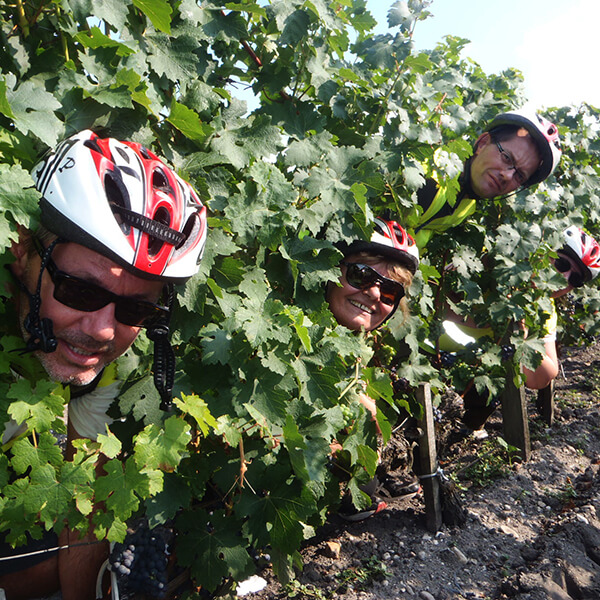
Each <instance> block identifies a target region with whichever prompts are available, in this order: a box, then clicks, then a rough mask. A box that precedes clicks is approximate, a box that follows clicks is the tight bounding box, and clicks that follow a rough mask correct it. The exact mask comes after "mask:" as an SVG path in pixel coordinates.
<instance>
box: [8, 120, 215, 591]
mask: <svg viewBox="0 0 600 600" xmlns="http://www.w3.org/2000/svg"><path fill="white" fill-rule="evenodd" d="M33 177H34V180H35V181H36V187H37V189H38V191H39V192H40V193H41V195H42V197H41V199H40V208H41V223H42V226H41V227H40V229H39V230H38V231H35V232H32V231H21V232H20V237H19V240H18V241H17V242H16V243H14V244H13V246H12V252H13V254H14V257H15V261H14V263H13V264H12V265H11V266H10V269H11V272H12V275H13V277H14V300H15V309H16V319H15V327H18V328H19V329H20V333H21V335H22V336H23V338H24V346H25V348H24V350H25V351H27V352H32V353H34V355H35V356H36V357H37V358H38V359H39V362H40V363H41V364H42V366H43V368H44V370H45V371H46V373H47V374H48V375H49V377H50V378H51V379H52V380H54V381H56V382H60V383H62V384H65V385H68V386H69V388H70V400H69V404H68V409H67V446H66V452H65V457H66V458H67V460H68V459H70V458H71V457H72V456H73V446H72V442H73V440H75V439H77V438H89V439H96V437H97V436H98V434H100V433H105V432H106V426H107V425H109V424H110V423H111V422H112V419H111V418H110V417H109V416H108V415H107V410H108V408H109V406H110V405H111V404H112V402H113V401H114V399H115V398H116V396H117V395H118V393H119V387H120V382H119V381H118V380H117V379H116V376H115V369H114V365H113V364H112V363H113V361H114V360H115V359H116V358H118V357H119V356H121V355H122V354H123V353H124V352H125V351H126V350H127V349H128V348H129V347H130V346H131V344H132V343H133V342H134V340H135V339H136V337H137V335H138V334H139V332H140V330H141V329H142V328H145V329H146V331H147V335H148V337H149V338H150V339H151V340H153V341H154V352H155V362H154V381H155V385H156V387H157V390H158V392H159V394H160V397H161V400H162V406H163V408H165V409H166V408H168V407H169V405H170V400H171V392H172V387H173V380H174V355H173V350H172V348H171V345H170V342H169V319H170V314H171V309H172V304H173V298H174V292H173V284H175V283H181V282H184V281H186V280H187V279H188V278H190V277H191V276H192V275H194V274H195V273H196V272H197V270H198V263H199V261H200V258H201V256H202V253H203V250H204V245H205V240H206V231H207V224H206V208H205V207H204V205H203V204H202V202H201V201H200V199H199V198H198V196H197V194H196V193H195V191H194V190H193V189H192V187H191V186H190V185H189V184H188V183H187V182H185V181H183V180H182V179H181V178H180V177H179V176H178V175H177V174H176V173H175V172H174V171H173V170H172V169H170V168H169V167H168V166H166V165H165V164H164V163H163V162H162V161H161V160H160V159H159V158H158V157H157V156H155V155H154V154H153V153H152V152H150V151H149V150H147V149H146V148H144V147H142V146H141V145H140V144H136V143H132V142H120V141H118V140H115V139H112V138H106V139H101V138H100V137H98V136H97V135H96V134H95V133H93V132H91V131H82V132H80V133H78V134H75V135H74V136H72V137H70V138H68V139H67V140H65V141H63V142H62V143H61V144H59V145H58V146H57V147H56V149H54V150H53V151H52V152H50V153H49V154H48V155H47V156H46V157H45V158H44V159H43V160H42V162H41V163H40V164H39V165H38V166H37V167H36V168H35V169H34V171H33ZM19 376H20V375H19V374H18V373H15V377H19ZM27 435H28V432H27V431H26V429H25V428H24V427H23V426H22V425H20V424H19V423H16V422H9V423H7V424H6V425H5V427H4V431H3V435H2V444H3V450H4V451H5V452H7V453H10V448H11V445H12V444H13V443H14V442H15V441H16V440H18V439H20V438H21V437H24V436H27ZM82 542H84V543H83V544H82ZM85 542H91V544H90V545H86V544H85ZM95 542H96V540H95V538H94V536H93V534H91V533H90V534H88V535H87V536H86V537H85V538H84V539H83V540H81V539H79V537H78V535H77V534H76V533H75V532H73V531H68V530H64V531H63V533H62V534H61V535H60V536H59V538H56V536H53V535H52V534H46V536H45V537H44V539H42V540H37V541H35V540H31V544H30V546H28V547H21V548H16V549H15V550H14V551H13V550H12V549H10V547H9V546H8V544H6V543H5V544H1V545H0V556H3V557H5V556H9V555H11V556H12V555H19V556H20V557H21V558H19V559H11V560H3V561H1V562H0V588H2V589H4V591H5V593H6V596H7V598H8V599H9V600H11V598H30V597H40V596H44V595H48V594H50V593H53V592H54V591H56V590H57V589H60V590H61V591H62V597H63V599H64V600H87V599H93V598H95V597H96V595H95V586H96V577H97V574H98V571H99V568H100V566H101V565H102V563H103V561H104V560H105V559H106V557H107V554H108V548H107V543H106V542H101V543H95ZM69 545H73V548H68V549H66V550H60V551H59V552H56V550H55V551H53V552H50V553H48V554H35V551H37V550H38V549H47V548H56V547H57V546H69ZM32 551H33V552H34V554H33V556H26V555H27V554H29V553H31V552H32Z"/></svg>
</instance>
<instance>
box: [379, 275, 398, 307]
mask: <svg viewBox="0 0 600 600" xmlns="http://www.w3.org/2000/svg"><path fill="white" fill-rule="evenodd" d="M379 289H380V294H381V301H382V302H383V303H384V304H388V305H390V306H393V305H394V304H396V303H397V302H400V300H402V298H404V286H403V285H402V284H401V283H398V282H396V281H385V280H384V281H382V282H381V284H380V286H379Z"/></svg>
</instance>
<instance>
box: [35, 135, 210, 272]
mask: <svg viewBox="0 0 600 600" xmlns="http://www.w3.org/2000/svg"><path fill="white" fill-rule="evenodd" d="M32 175H33V178H34V180H35V181H36V185H37V188H38V190H39V191H40V193H41V194H42V199H41V201H40V207H41V211H42V224H43V225H44V226H45V227H46V228H47V229H48V230H49V231H51V232H52V233H54V234H56V235H57V236H58V237H59V238H61V239H63V240H67V241H71V242H76V243H78V244H81V245H82V246H86V247H88V248H91V249H92V250H95V251H96V252H98V253H100V254H103V255H105V256H107V257H109V258H110V259H111V260H114V261H115V262H116V263H118V264H120V265H122V266H123V267H125V268H126V269H128V270H129V271H131V272H132V273H133V274H134V275H137V276H140V277H144V278H148V279H159V280H166V281H173V282H182V281H185V280H186V279H188V278H190V277H191V276H192V275H194V273H196V271H197V270H198V263H199V261H200V258H201V257H202V252H203V250H204V245H205V241H206V229H207V226H206V207H205V206H204V205H203V204H202V202H201V201H200V200H199V198H198V196H197V195H196V192H195V191H194V190H193V189H192V187H191V186H190V184H189V183H187V182H185V181H184V180H183V179H181V178H180V177H179V176H178V175H177V174H176V173H175V172H174V171H173V170H172V169H170V168H169V167H167V166H166V165H165V164H164V163H163V162H162V161H161V160H160V159H159V158H158V157H157V156H156V155H155V154H153V153H152V152H150V151H149V150H147V149H146V148H144V147H143V146H142V145H140V144H137V143H134V142H120V141H118V140H116V139H113V138H106V139H101V138H99V137H98V136H97V135H96V134H95V133H94V132H92V131H89V130H85V131H81V132H79V133H77V134H75V135H73V136H72V137H70V138H68V139H66V140H64V141H63V142H61V143H60V144H59V145H58V146H57V147H56V149H55V150H53V151H52V152H50V153H49V154H48V155H47V156H46V157H45V158H44V159H43V160H42V162H41V163H39V164H38V165H37V166H36V167H35V168H34V170H33V173H32Z"/></svg>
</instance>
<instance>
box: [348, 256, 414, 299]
mask: <svg viewBox="0 0 600 600" xmlns="http://www.w3.org/2000/svg"><path fill="white" fill-rule="evenodd" d="M346 281H347V282H348V283H349V284H350V285H351V286H352V287H355V288H357V289H359V290H362V289H364V288H366V287H369V286H371V285H374V284H375V283H379V292H380V298H381V302H383V304H387V305H388V306H394V305H395V304H396V303H397V302H399V301H400V300H401V299H402V298H403V297H404V286H403V285H402V284H401V283H398V282H396V281H391V280H390V279H385V278H384V277H382V276H381V275H379V273H378V272H377V271H376V270H375V269H372V268H371V267H369V266H368V265H361V264H356V263H350V264H348V265H347V267H346Z"/></svg>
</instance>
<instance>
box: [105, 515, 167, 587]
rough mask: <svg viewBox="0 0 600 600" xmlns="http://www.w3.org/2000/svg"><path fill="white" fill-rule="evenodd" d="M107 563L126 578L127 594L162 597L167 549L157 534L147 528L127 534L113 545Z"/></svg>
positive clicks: (164, 585) (165, 577) (165, 580)
mask: <svg viewBox="0 0 600 600" xmlns="http://www.w3.org/2000/svg"><path fill="white" fill-rule="evenodd" d="M109 561H110V565H111V570H113V571H115V572H116V573H119V574H120V575H123V576H125V577H126V578H127V586H128V588H129V589H130V591H132V592H138V593H141V594H147V595H148V596H151V597H152V598H159V599H161V598H164V597H165V594H166V585H167V580H168V577H167V563H168V548H167V545H166V544H165V541H164V539H163V538H162V537H161V536H160V535H159V534H158V533H155V532H153V531H152V530H150V529H148V528H147V527H140V528H139V529H137V530H136V531H134V532H131V533H128V534H127V537H126V538H125V541H124V542H123V543H122V544H115V546H114V548H113V550H112V552H111V553H110V558H109Z"/></svg>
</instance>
